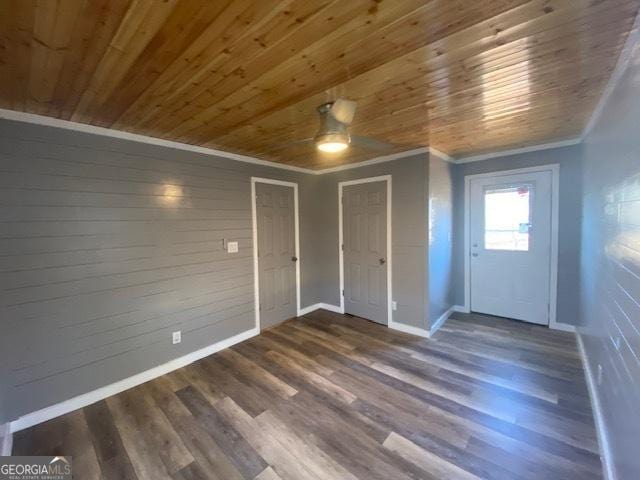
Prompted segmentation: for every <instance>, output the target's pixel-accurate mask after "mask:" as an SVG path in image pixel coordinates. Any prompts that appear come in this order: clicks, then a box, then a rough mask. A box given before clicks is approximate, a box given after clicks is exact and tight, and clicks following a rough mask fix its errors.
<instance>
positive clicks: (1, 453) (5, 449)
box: [0, 423, 13, 457]
mask: <svg viewBox="0 0 640 480" xmlns="http://www.w3.org/2000/svg"><path fill="white" fill-rule="evenodd" d="M12 447H13V434H12V433H11V425H10V424H9V423H5V424H4V425H0V457H8V456H10V455H11V449H12Z"/></svg>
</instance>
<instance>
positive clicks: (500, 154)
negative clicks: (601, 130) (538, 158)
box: [453, 137, 581, 163]
mask: <svg viewBox="0 0 640 480" xmlns="http://www.w3.org/2000/svg"><path fill="white" fill-rule="evenodd" d="M580 141H581V139H580V137H577V138H569V139H568V140H561V141H559V142H551V143H541V144H539V145H531V146H530V147H521V148H514V149H512V150H502V151H498V152H490V153H481V154H479V155H470V156H468V157H461V158H458V159H455V160H454V162H453V163H469V162H479V161H481V160H489V159H491V158H498V157H507V156H509V155H518V154H521V153H530V152H537V151H540V150H549V149H551V148H560V147H569V146H571V145H578V144H579V143H580Z"/></svg>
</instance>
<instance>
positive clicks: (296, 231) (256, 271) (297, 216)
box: [251, 177, 302, 331]
mask: <svg viewBox="0 0 640 480" xmlns="http://www.w3.org/2000/svg"><path fill="white" fill-rule="evenodd" d="M256 183H266V184H269V185H280V186H281V187H291V188H293V215H294V224H295V226H294V235H295V240H294V241H295V256H296V257H297V258H298V261H297V262H296V316H298V317H299V316H300V315H301V313H300V263H301V262H302V259H301V258H300V209H299V205H298V184H297V183H295V182H285V181H282V180H273V179H271V178H261V177H251V223H252V230H253V287H254V290H253V291H254V294H253V297H254V302H253V305H254V308H255V318H256V328H257V329H258V331H260V281H259V276H258V275H259V264H258V217H257V209H256ZM283 320H284V319H283Z"/></svg>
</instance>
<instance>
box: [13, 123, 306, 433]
mask: <svg viewBox="0 0 640 480" xmlns="http://www.w3.org/2000/svg"><path fill="white" fill-rule="evenodd" d="M0 172H1V174H0V224H1V226H2V228H1V230H0V274H1V278H2V302H1V305H2V316H1V317H0V331H1V332H2V333H1V335H0V337H2V340H3V344H4V345H2V346H0V352H2V355H3V359H2V366H3V367H4V369H5V371H4V372H0V373H2V374H3V378H0V381H2V384H1V385H0V387H2V388H1V390H2V392H3V394H4V395H3V397H5V398H1V399H0V402H1V403H0V405H2V404H3V403H4V404H5V405H6V406H7V407H6V409H5V411H4V412H3V413H2V414H3V417H4V418H10V419H15V418H16V417H18V416H19V415H22V414H25V413H28V412H31V411H34V410H36V409H39V408H42V407H45V406H48V405H51V404H54V403H56V402H59V401H62V400H65V399H68V398H71V397H73V396H75V395H78V394H81V393H85V392H87V391H90V390H93V389H95V388H97V387H101V386H104V385H108V384H110V383H113V382H115V381H118V380H121V379H123V378H126V377H129V376H131V375H134V374H136V373H139V372H141V371H144V370H147V369H149V368H151V367H154V366H157V365H159V364H162V363H165V362H167V361H169V360H171V359H173V358H176V357H179V356H182V355H185V354H187V353H189V352H192V351H194V350H197V349H199V348H202V347H205V346H208V345H211V344H213V343H215V342H217V341H219V340H222V339H225V338H228V337H230V336H232V335H235V334H237V333H240V332H243V331H245V330H248V329H250V328H252V327H253V324H254V310H253V270H252V269H253V261H252V236H251V232H252V229H251V214H250V176H251V175H256V176H264V177H270V178H278V179H285V180H293V181H298V182H299V183H300V209H301V211H300V213H301V215H300V216H301V223H300V232H301V235H300V237H301V238H300V243H301V269H302V292H303V298H302V306H303V307H304V306H306V305H309V304H311V303H316V302H317V299H316V297H315V296H314V295H315V294H314V293H313V292H314V290H315V288H314V287H315V285H314V281H313V280H310V278H311V277H310V274H309V271H308V269H307V266H308V265H309V264H315V263H317V261H315V260H314V258H313V255H314V252H313V250H308V249H307V248H306V245H309V243H310V238H311V237H313V232H312V231H311V230H310V228H311V227H312V225H311V224H309V223H308V221H307V219H309V218H312V215H311V214H309V212H307V210H306V208H307V206H308V205H311V207H310V208H312V209H313V208H315V203H314V202H315V200H316V198H315V197H316V194H315V191H314V190H313V187H314V183H313V181H314V180H315V177H312V176H310V175H306V174H297V173H294V172H288V171H286V170H282V169H272V168H268V167H262V166H257V165H252V164H246V163H242V162H238V161H233V160H228V159H224V158H212V157H210V156H205V155H200V154H195V153H190V152H185V151H179V150H173V149H169V148H165V147H158V146H152V145H145V144H141V143H135V142H128V141H124V140H117V139H113V138H107V137H100V136H95V135H89V134H83V133H78V132H71V131H67V130H61V129H55V128H50V127H40V126H35V125H29V124H20V123H14V122H9V121H0ZM307 181H308V182H309V188H307V183H306V182H307ZM171 195H173V196H171ZM223 237H226V238H229V239H233V240H238V241H239V243H240V252H239V253H238V254H228V253H226V252H225V251H224V250H223V249H222V238H223ZM307 254H308V258H307ZM308 292H312V293H310V294H308ZM307 295H309V296H307ZM177 329H181V330H182V338H183V340H182V343H181V344H179V345H175V346H173V345H171V342H170V333H171V331H173V330H177ZM1 420H2V418H0V423H2V421H1Z"/></svg>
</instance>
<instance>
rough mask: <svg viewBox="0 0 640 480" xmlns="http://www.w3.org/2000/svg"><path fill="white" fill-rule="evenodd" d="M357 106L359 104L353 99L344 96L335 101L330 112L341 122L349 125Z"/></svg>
mask: <svg viewBox="0 0 640 480" xmlns="http://www.w3.org/2000/svg"><path fill="white" fill-rule="evenodd" d="M357 106H358V104H357V103H356V102H354V101H353V100H345V99H344V98H339V99H337V100H336V101H335V102H333V105H331V109H330V110H329V113H330V114H331V116H332V117H333V118H335V119H336V120H337V121H339V122H340V123H344V124H345V125H349V124H350V123H351V122H353V117H354V115H355V114H356V107H357Z"/></svg>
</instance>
